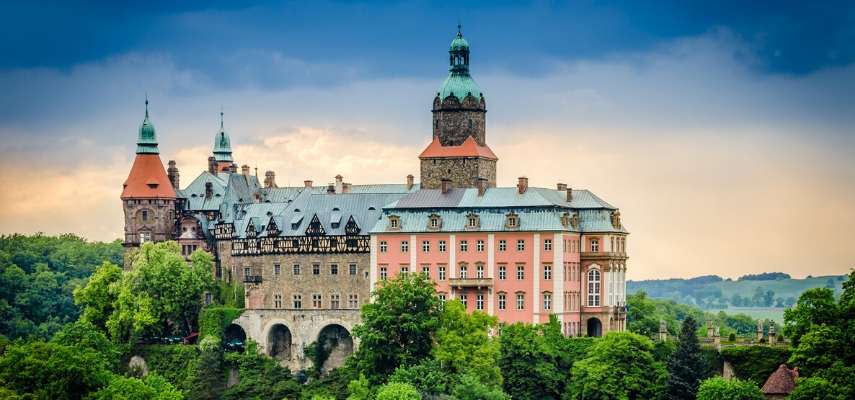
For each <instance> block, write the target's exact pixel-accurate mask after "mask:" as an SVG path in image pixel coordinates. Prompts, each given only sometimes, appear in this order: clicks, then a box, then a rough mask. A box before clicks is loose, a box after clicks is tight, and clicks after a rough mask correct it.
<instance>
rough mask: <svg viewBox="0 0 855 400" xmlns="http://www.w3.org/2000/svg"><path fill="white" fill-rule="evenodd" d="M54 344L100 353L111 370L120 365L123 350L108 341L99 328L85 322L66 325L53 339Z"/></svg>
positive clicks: (80, 321) (79, 321)
mask: <svg viewBox="0 0 855 400" xmlns="http://www.w3.org/2000/svg"><path fill="white" fill-rule="evenodd" d="M51 341H52V342H54V343H57V344H61V345H64V346H77V347H83V348H87V349H92V350H95V351H96V352H98V354H100V355H101V356H103V357H104V359H105V360H106V361H107V362H108V363H109V365H110V367H111V368H116V367H118V365H119V359H120V358H121V356H122V349H121V348H120V347H119V346H117V345H116V344H114V343H113V342H111V341H110V339H107V336H105V335H104V333H102V332H101V331H100V330H98V328H96V327H95V326H94V325H92V324H90V323H89V322H87V321H84V320H82V319H81V320H78V321H77V322H74V323H71V324H68V325H65V326H64V327H63V328H62V330H60V331H59V332H57V334H56V335H55V336H54V337H53V339H51Z"/></svg>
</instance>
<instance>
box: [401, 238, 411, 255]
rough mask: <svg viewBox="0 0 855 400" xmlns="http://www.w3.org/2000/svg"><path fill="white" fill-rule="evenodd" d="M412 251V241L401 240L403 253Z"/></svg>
mask: <svg viewBox="0 0 855 400" xmlns="http://www.w3.org/2000/svg"><path fill="white" fill-rule="evenodd" d="M408 251H410V242H408V241H406V240H402V241H401V253H406V252H408Z"/></svg>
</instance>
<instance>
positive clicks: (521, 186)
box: [517, 176, 528, 194]
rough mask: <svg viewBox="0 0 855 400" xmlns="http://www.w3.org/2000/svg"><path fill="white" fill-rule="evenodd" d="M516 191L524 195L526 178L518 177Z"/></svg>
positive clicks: (526, 184) (526, 185) (526, 187)
mask: <svg viewBox="0 0 855 400" xmlns="http://www.w3.org/2000/svg"><path fill="white" fill-rule="evenodd" d="M517 189H518V191H519V192H520V194H523V193H525V191H526V190H527V189H528V178H526V177H524V176H521V177H519V183H517Z"/></svg>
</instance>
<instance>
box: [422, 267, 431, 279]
mask: <svg viewBox="0 0 855 400" xmlns="http://www.w3.org/2000/svg"><path fill="white" fill-rule="evenodd" d="M422 275H424V276H425V277H429V276H430V264H422Z"/></svg>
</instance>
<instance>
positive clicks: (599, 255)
mask: <svg viewBox="0 0 855 400" xmlns="http://www.w3.org/2000/svg"><path fill="white" fill-rule="evenodd" d="M580 256H581V258H582V259H583V260H609V259H612V260H615V259H617V260H625V259H627V258H629V257H627V256H626V253H616V252H611V251H583V252H582V253H581V254H580Z"/></svg>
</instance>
